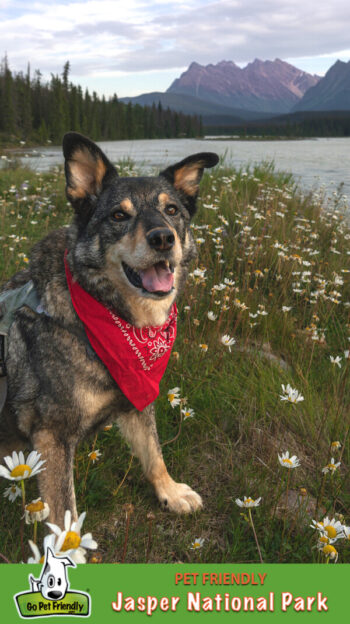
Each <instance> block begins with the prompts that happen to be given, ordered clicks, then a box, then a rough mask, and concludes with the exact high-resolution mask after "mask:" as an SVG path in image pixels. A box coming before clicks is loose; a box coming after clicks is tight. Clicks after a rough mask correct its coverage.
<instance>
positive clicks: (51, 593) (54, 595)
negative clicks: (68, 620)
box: [47, 591, 63, 599]
mask: <svg viewBox="0 0 350 624" xmlns="http://www.w3.org/2000/svg"><path fill="white" fill-rule="evenodd" d="M47 595H48V597H49V598H53V599H56V598H62V595H63V594H62V592H60V591H49V592H47Z"/></svg>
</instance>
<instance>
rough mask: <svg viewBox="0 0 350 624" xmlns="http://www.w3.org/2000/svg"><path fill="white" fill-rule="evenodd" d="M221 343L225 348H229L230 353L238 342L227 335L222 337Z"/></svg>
mask: <svg viewBox="0 0 350 624" xmlns="http://www.w3.org/2000/svg"><path fill="white" fill-rule="evenodd" d="M221 342H222V344H223V345H225V347H228V350H229V351H231V347H232V345H234V344H235V342H236V340H235V338H231V336H229V335H228V334H225V335H224V336H221Z"/></svg>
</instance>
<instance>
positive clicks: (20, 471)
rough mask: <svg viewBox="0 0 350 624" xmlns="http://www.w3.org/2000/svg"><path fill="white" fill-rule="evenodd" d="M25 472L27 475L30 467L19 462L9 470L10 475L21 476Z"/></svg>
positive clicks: (30, 470)
mask: <svg viewBox="0 0 350 624" xmlns="http://www.w3.org/2000/svg"><path fill="white" fill-rule="evenodd" d="M25 472H28V475H27V476H28V477H29V475H30V473H31V472H32V469H31V467H30V466H28V465H27V464H19V465H18V466H15V467H14V469H13V470H12V471H11V477H23V476H24V473H25Z"/></svg>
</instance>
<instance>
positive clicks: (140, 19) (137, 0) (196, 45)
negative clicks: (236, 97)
mask: <svg viewBox="0 0 350 624" xmlns="http://www.w3.org/2000/svg"><path fill="white" fill-rule="evenodd" d="M0 54H1V57H4V56H5V54H7V57H8V62H9V66H10V69H11V70H12V71H26V68H27V64H28V62H29V63H30V66H31V70H35V69H40V71H41V72H42V75H43V78H45V79H46V78H47V79H49V78H50V75H51V73H54V74H58V73H61V72H62V68H63V65H64V63H65V62H66V61H67V60H69V61H70V64H71V74H70V80H71V81H72V82H73V83H75V84H80V85H82V87H83V88H86V87H87V88H88V89H89V90H90V91H97V93H98V94H99V95H103V94H104V95H106V96H107V97H108V96H110V95H112V94H113V93H117V95H118V96H119V97H125V96H134V95H139V94H141V93H147V92H150V91H165V90H166V89H167V88H168V87H169V86H170V84H171V83H172V82H173V80H175V78H178V77H179V76H180V74H181V73H182V72H184V71H185V70H186V69H187V67H188V66H189V65H190V63H191V62H192V61H196V62H197V63H200V64H201V65H207V64H209V63H212V64H215V63H218V62H219V61H222V60H226V61H234V62H235V63H237V64H238V65H240V66H241V67H244V66H245V65H246V64H247V63H249V62H251V61H253V60H254V59H255V58H260V59H261V60H268V59H269V60H274V59H275V58H280V59H282V60H285V61H287V62H289V63H291V64H292V65H295V66H296V67H299V68H300V69H303V70H305V71H308V72H310V73H315V74H318V75H324V74H325V73H326V71H327V70H328V69H329V68H330V67H331V65H333V64H334V63H335V61H336V60H337V59H340V60H342V61H349V60H350V2H349V0H328V1H327V2H325V0H216V1H213V0H154V1H152V0H149V1H147V0H123V1H121V0H86V1H82V0H58V1H57V2H55V1H53V0H45V1H39V2H36V1H35V0H0Z"/></svg>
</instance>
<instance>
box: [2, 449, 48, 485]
mask: <svg viewBox="0 0 350 624" xmlns="http://www.w3.org/2000/svg"><path fill="white" fill-rule="evenodd" d="M40 457H41V454H40V453H37V452H36V451H32V452H31V453H29V455H28V457H27V459H24V455H23V453H22V451H20V452H19V453H18V454H17V453H16V451H13V453H12V457H11V455H7V456H6V457H4V462H5V463H6V464H7V466H8V468H5V467H4V466H0V476H1V477H5V479H10V481H22V480H23V479H28V478H29V477H34V475H37V474H39V472H41V471H42V470H46V469H45V468H42V467H41V466H42V465H43V464H44V463H45V461H46V460H45V459H44V460H41V461H39V459H40Z"/></svg>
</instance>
